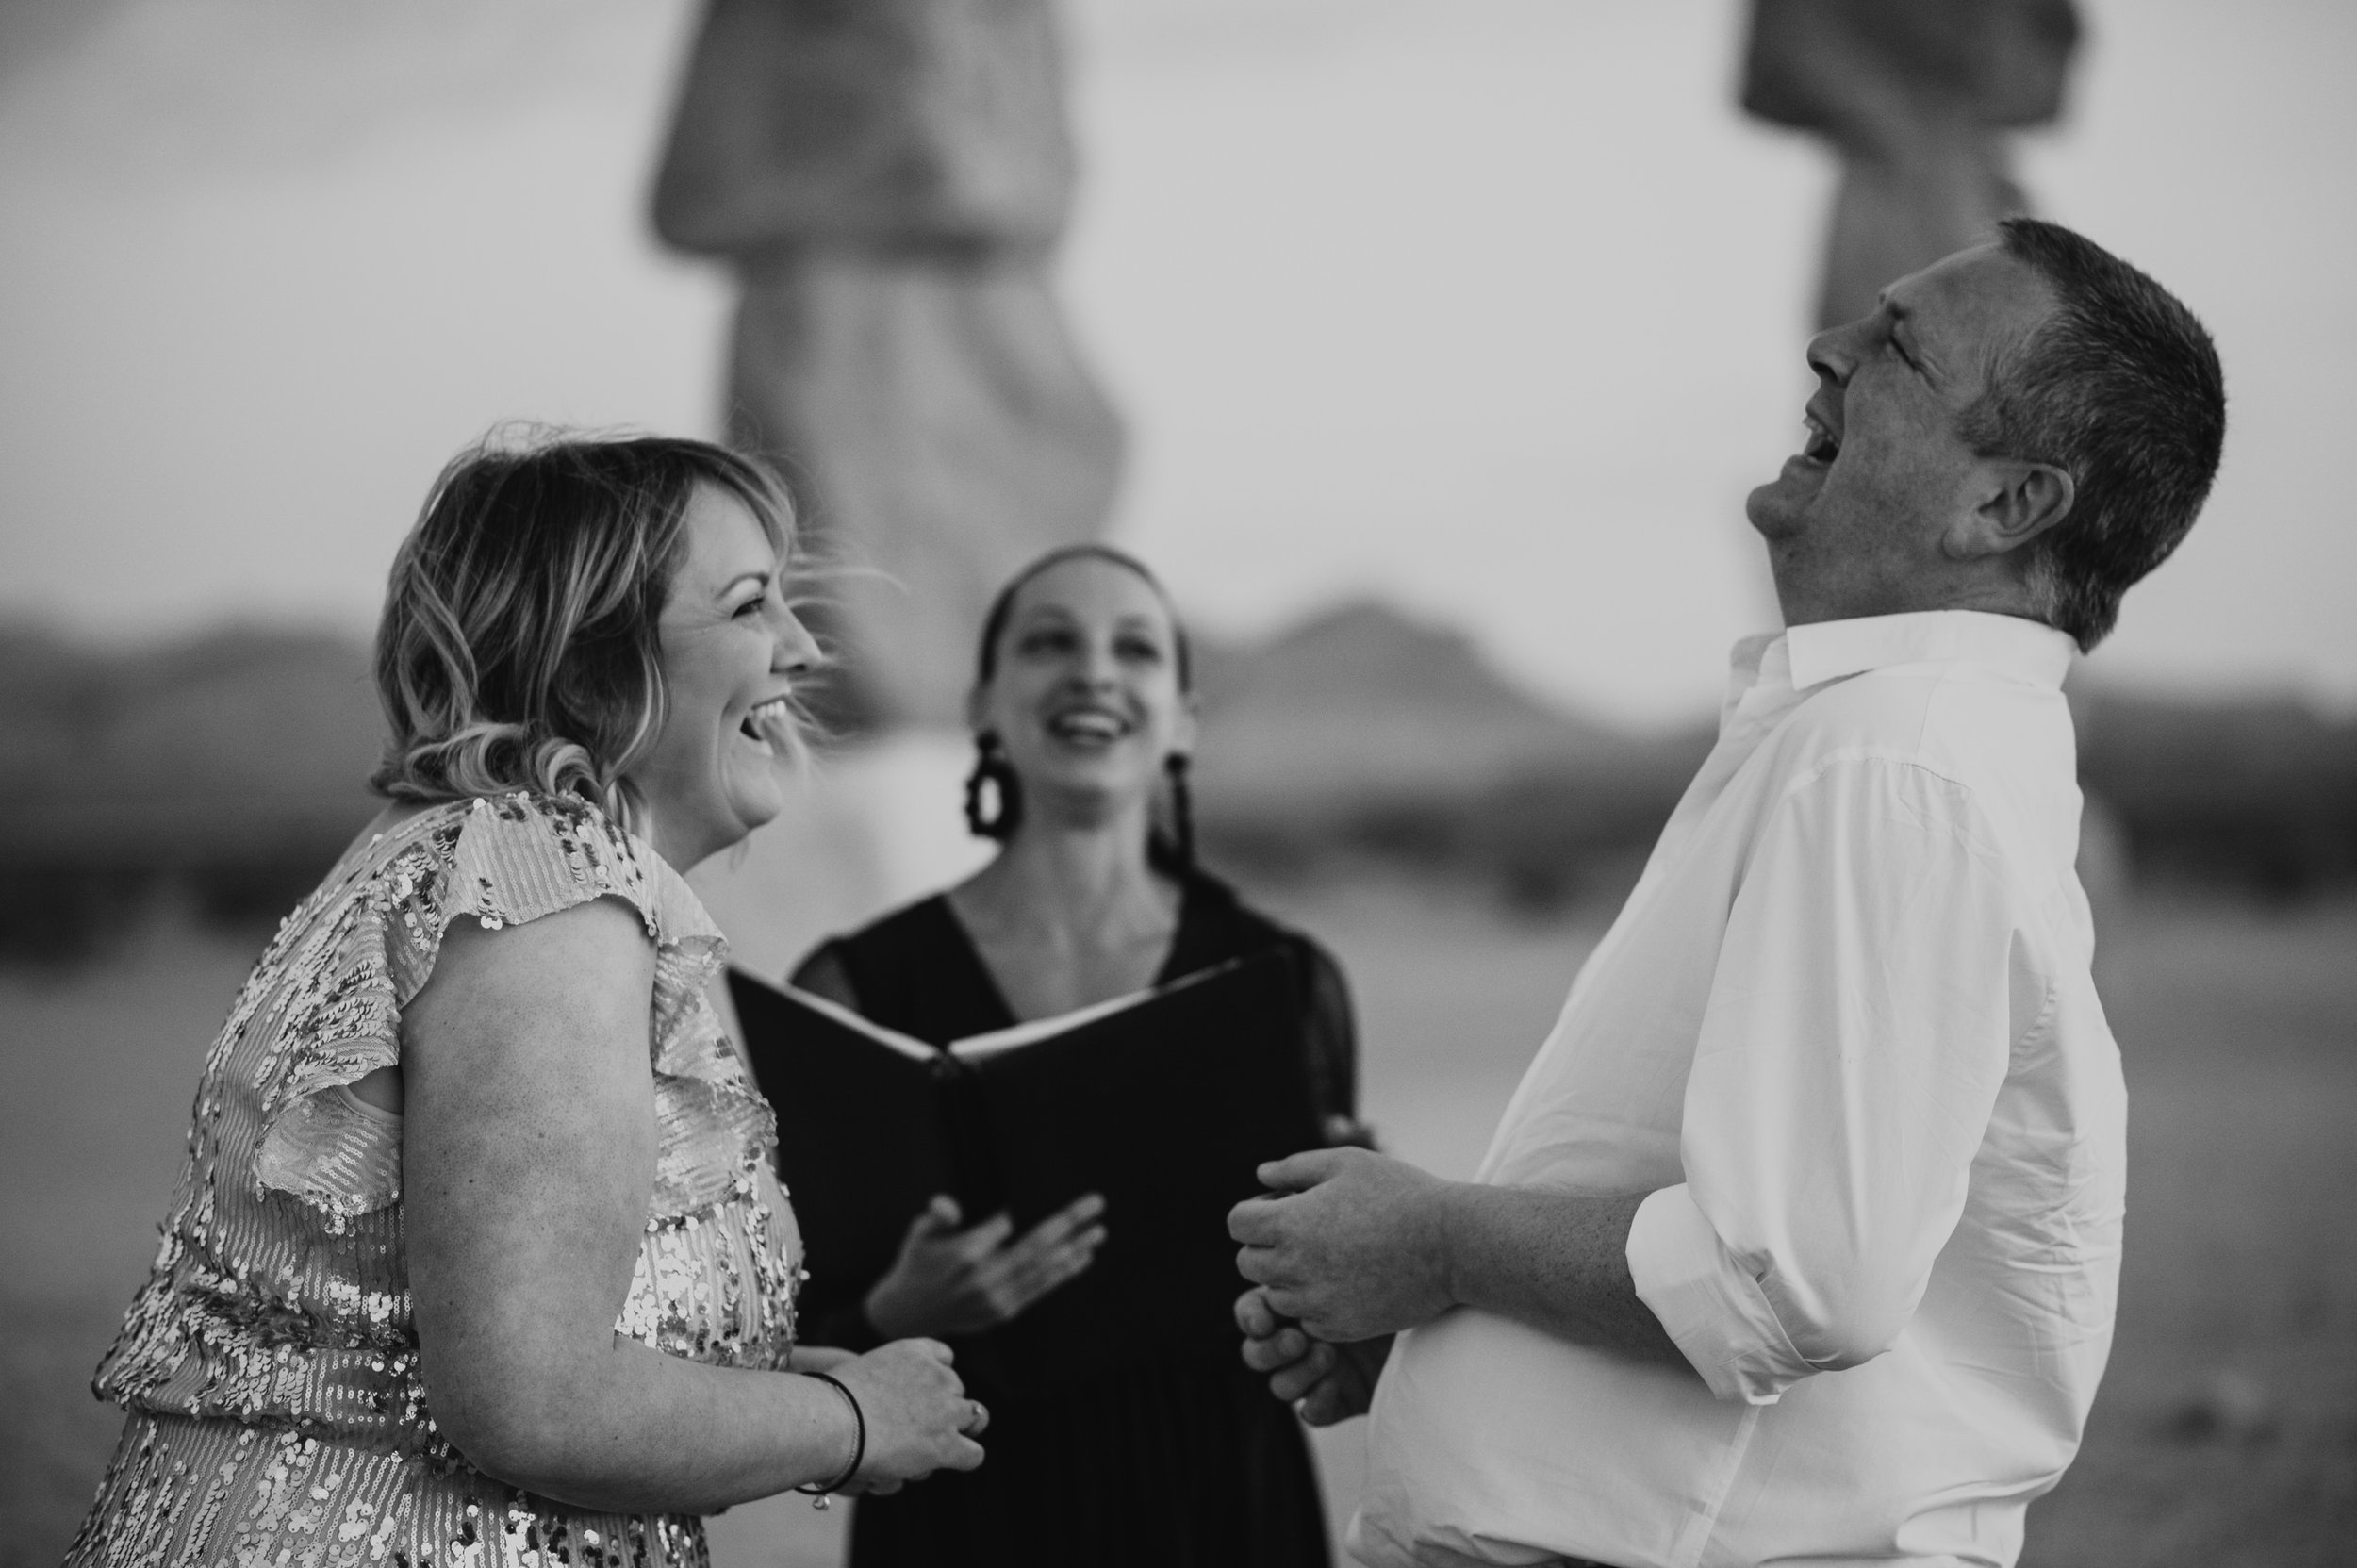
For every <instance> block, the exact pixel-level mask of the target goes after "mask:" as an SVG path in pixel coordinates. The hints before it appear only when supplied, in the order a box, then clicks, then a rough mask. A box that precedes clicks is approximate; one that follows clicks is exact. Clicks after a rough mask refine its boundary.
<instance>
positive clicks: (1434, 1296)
mask: <svg viewBox="0 0 2357 1568" xmlns="http://www.w3.org/2000/svg"><path fill="white" fill-rule="evenodd" d="M1260 1177H1261V1183H1262V1184H1263V1185H1265V1186H1267V1187H1269V1188H1271V1189H1273V1190H1272V1191H1271V1193H1270V1194H1269V1196H1267V1197H1254V1198H1246V1199H1245V1200H1244V1202H1242V1203H1239V1204H1237V1205H1236V1206H1235V1208H1233V1209H1231V1210H1229V1211H1228V1234H1229V1235H1230V1236H1232V1237H1234V1238H1235V1239H1236V1240H1237V1241H1239V1242H1241V1243H1243V1244H1244V1249H1243V1250H1242V1251H1241V1252H1239V1253H1238V1254H1237V1255H1236V1267H1237V1269H1238V1270H1239V1271H1240V1272H1242V1274H1243V1275H1244V1278H1245V1279H1249V1280H1251V1281H1252V1282H1253V1283H1255V1284H1257V1285H1261V1286H1262V1287H1263V1294H1264V1295H1265V1296H1266V1297H1267V1299H1268V1303H1269V1306H1270V1307H1271V1308H1272V1309H1274V1310H1275V1311H1276V1312H1277V1314H1278V1315H1279V1316H1282V1317H1290V1318H1293V1319H1294V1320H1295V1321H1296V1322H1298V1323H1299V1324H1300V1325H1301V1326H1302V1328H1304V1329H1308V1330H1309V1332H1310V1336H1311V1337H1312V1338H1314V1339H1322V1340H1328V1341H1332V1342H1335V1343H1348V1342H1350V1341H1353V1340H1363V1339H1373V1338H1374V1337H1375V1336H1376V1335H1377V1334H1389V1333H1394V1332H1396V1331H1398V1330H1399V1329H1412V1328H1414V1327H1415V1326H1416V1325H1417V1324H1419V1323H1423V1322H1425V1321H1426V1320H1427V1319H1430V1318H1434V1317H1437V1316H1439V1315H1440V1314H1441V1313H1442V1312H1446V1311H1447V1310H1448V1309H1449V1308H1450V1307H1451V1306H1452V1305H1454V1302H1453V1300H1452V1299H1451V1296H1450V1294H1449V1282H1448V1249H1447V1227H1446V1224H1445V1221H1444V1218H1443V1216H1442V1213H1441V1210H1442V1204H1441V1198H1442V1195H1443V1194H1444V1193H1445V1192H1446V1191H1447V1189H1448V1186H1449V1183H1447V1182H1444V1181H1442V1180H1441V1179H1440V1178H1438V1177H1436V1176H1431V1175H1428V1174H1427V1173H1426V1172H1424V1171H1420V1170H1418V1169H1417V1168H1416V1167H1415V1166H1413V1165H1410V1164H1403V1163H1402V1162H1400V1161H1397V1160H1392V1159H1387V1158H1385V1157H1384V1156H1382V1155H1380V1154H1370V1153H1368V1152H1367V1151H1366V1150H1365V1149H1362V1148H1326V1149H1316V1150H1313V1151H1311V1152H1310V1153H1307V1154H1295V1155H1293V1156H1291V1157H1289V1158H1287V1159H1283V1160H1277V1161H1272V1162H1271V1163H1269V1164H1265V1165H1262V1166H1261V1170H1260Z"/></svg>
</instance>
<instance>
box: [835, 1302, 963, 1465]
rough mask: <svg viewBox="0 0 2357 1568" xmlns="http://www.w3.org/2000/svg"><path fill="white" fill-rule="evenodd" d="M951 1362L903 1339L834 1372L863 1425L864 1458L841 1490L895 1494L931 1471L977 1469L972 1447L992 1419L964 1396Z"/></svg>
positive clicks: (940, 1351) (939, 1349)
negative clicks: (845, 1389)
mask: <svg viewBox="0 0 2357 1568" xmlns="http://www.w3.org/2000/svg"><path fill="white" fill-rule="evenodd" d="M950 1361H951V1355H950V1350H949V1347H948V1345H943V1344H942V1343H940V1342H939V1341H938V1340H930V1339H902V1340H894V1341H893V1342H892V1343H891V1344H890V1345H883V1346H881V1347H880V1348H878V1349H874V1350H870V1351H869V1352H868V1353H867V1354H866V1355H865V1356H860V1357H857V1358H855V1359H853V1360H851V1361H849V1362H844V1363H843V1364H841V1365H839V1366H837V1367H836V1368H835V1369H834V1371H833V1374H832V1376H833V1377H834V1378H836V1379H837V1380H838V1381H840V1382H841V1383H842V1384H843V1386H844V1387H845V1388H847V1389H849V1390H850V1391H851V1396H852V1397H853V1398H855V1399H857V1400H858V1401H859V1408H860V1413H861V1414H862V1416H864V1417H865V1420H866V1422H867V1452H866V1454H865V1457H864V1458H863V1459H862V1460H861V1461H860V1466H859V1474H858V1475H856V1476H854V1477H852V1478H851V1479H850V1481H849V1483H847V1484H846V1485H845V1486H844V1487H843V1490H844V1491H846V1492H860V1493H875V1494H887V1493H893V1492H898V1490H899V1489H900V1487H901V1485H902V1484H903V1483H904V1482H908V1481H914V1480H921V1479H923V1478H924V1477H927V1476H930V1475H931V1474H932V1473H933V1472H934V1471H936V1470H971V1469H973V1468H974V1467H975V1466H976V1465H978V1464H980V1463H981V1462H982V1445H981V1444H979V1443H977V1442H975V1441H974V1440H975V1439H976V1438H978V1437H980V1436H981V1435H982V1432H983V1430H984V1429H985V1428H988V1427H989V1425H990V1412H989V1411H986V1410H984V1409H983V1408H982V1406H981V1401H980V1400H977V1399H968V1398H967V1397H966V1396H965V1385H964V1382H962V1381H961V1380H960V1379H959V1378H958V1375H957V1373H956V1372H955V1371H954V1370H952V1369H951V1367H950V1364H949V1363H950Z"/></svg>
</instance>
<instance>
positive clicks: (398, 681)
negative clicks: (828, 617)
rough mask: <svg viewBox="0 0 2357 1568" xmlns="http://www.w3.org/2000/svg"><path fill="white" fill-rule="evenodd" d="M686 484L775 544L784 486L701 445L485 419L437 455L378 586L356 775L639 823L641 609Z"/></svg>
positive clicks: (680, 544) (399, 794)
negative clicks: (487, 431) (413, 522)
mask: <svg viewBox="0 0 2357 1568" xmlns="http://www.w3.org/2000/svg"><path fill="white" fill-rule="evenodd" d="M699 485H710V486H713V487H716V488H717V489H721V490H724V491H726V492H728V493H729V494H730V495H732V496H733V497H734V498H735V499H736V500H738V501H741V502H743V503H745V506H746V509H747V510H749V511H750V512H751V513H752V515H753V518H754V520H756V521H758V522H759V523H760V524H761V528H762V532H763V533H765V534H766V535H767V536H769V542H770V543H771V544H772V545H773V546H775V547H776V548H777V551H778V554H779V557H780V559H781V560H782V561H783V560H784V559H785V558H786V556H787V554H788V553H789V551H790V550H791V548H792V543H793V526H794V511H793V503H792V502H791V501H790V500H789V499H788V498H787V496H786V493H785V491H784V489H783V487H781V486H780V484H779V483H778V481H777V479H776V477H775V476H774V475H772V474H771V473H770V472H769V471H768V470H766V468H764V467H763V466H762V465H761V464H759V463H757V462H755V461H753V460H752V459H750V458H748V457H744V456H741V455H739V454H735V453H733V452H729V451H727V450H725V449H723V448H721V447H717V446H714V445H712V444H710V443H709V442H705V441H693V440H685V439H681V438H678V437H663V436H628V437H593V436H580V435H571V434H564V433H543V432H531V433H527V434H524V435H522V436H521V437H518V436H517V435H514V434H510V433H494V434H493V435H492V436H490V437H486V438H485V439H484V440H483V441H482V442H480V443H478V444H477V445H475V446H473V447H470V448H469V449H468V450H467V451H465V452H462V453H460V454H458V455H457V456H456V457H454V458H453V459H452V460H451V462H450V465H449V466H448V467H447V468H445V469H443V470H442V472H441V475H440V476H439V477H438V478H437V479H436V480H435V482H434V487H433V489H432V490H431V491H430V492H428V494H427V495H426V498H425V505H424V507H423V508H422V509H421V510H420V513H419V515H418V522H417V526H416V527H414V528H412V529H411V530H410V531H409V536H408V537H407V538H406V539H404V540H403V541H402V545H401V550H400V552H399V553H397V554H396V555H395V556H394V557H393V569H392V576H391V579H390V580H389V581H388V582H387V585H386V588H385V617H384V619H383V621H382V622H380V623H379V625H378V627H377V632H376V688H377V696H378V698H379V699H380V700H381V701H383V702H384V704H385V718H386V721H387V724H388V725H389V726H390V728H391V732H392V734H391V739H390V741H389V743H388V744H387V747H386V749H385V761H384V765H383V766H382V767H378V768H377V770H376V772H375V773H374V774H373V775H372V776H371V778H370V780H369V784H370V785H371V787H372V788H373V789H375V790H376V791H377V792H378V793H379V794H381V795H385V796H388V797H390V798H391V799H393V800H396V801H453V800H461V799H465V798H468V797H470V796H484V795H497V794H503V793H504V792H506V791H509V790H517V789H536V790H543V791H547V792H549V793H552V794H554V793H569V794H573V795H578V796H581V797H583V798H585V799H586V800H589V801H594V802H595V803H596V804H597V805H599V806H600V807H601V808H602V809H603V810H604V811H605V812H606V813H607V814H608V815H610V816H612V817H614V818H615V819H616V820H617V821H618V822H620V823H622V824H623V825H624V826H625V827H629V828H632V829H634V830H636V829H638V828H640V827H641V826H643V822H644V817H645V810H646V802H645V801H642V800H640V799H639V798H638V794H637V791H636V789H635V786H634V785H633V784H631V783H630V781H628V780H627V779H625V778H624V777H623V773H624V770H625V769H627V768H628V767H630V766H631V764H632V763H634V762H635V761H636V760H637V759H638V757H639V756H640V755H641V754H643V753H644V752H645V751H646V750H647V748H648V747H649V746H651V744H653V741H654V739H655V736H656V735H657V734H660V733H661V731H662V729H663V721H664V716H665V714H666V712H667V711H668V691H667V688H666V687H665V685H664V680H663V650H662V642H661V637H660V635H659V632H658V621H659V619H660V618H661V616H662V613H663V606H664V603H665V602H666V601H667V600H668V598H669V596H670V591H671V580H672V578H673V576H674V575H675V574H676V572H677V571H678V569H679V566H680V562H681V560H682V559H683V558H684V555H685V553H686V541H687V535H686V527H685V518H686V512H687V503H688V500H689V498H690V497H691V496H692V495H693V494H694V493H695V490H696V487H697V486H699Z"/></svg>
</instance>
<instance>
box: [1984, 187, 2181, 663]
mask: <svg viewBox="0 0 2357 1568" xmlns="http://www.w3.org/2000/svg"><path fill="white" fill-rule="evenodd" d="M1997 229H1998V242H1999V244H2001V245H2002V246H2003V249H2004V251H2005V254H2007V255H2008V256H2012V257H2013V258H2014V259H2015V260H2017V261H2019V262H2021V263H2022V264H2023V265H2025V266H2027V267H2029V268H2030V269H2032V270H2033V271H2035V272H2036V273H2037V274H2038V275H2039V276H2040V277H2043V278H2044V279H2045V280H2046V281H2047V283H2048V284H2049V285H2051V286H2052V289H2053V290H2054V293H2055V296H2056V299H2057V305H2056V309H2055V312H2054V314H2053V315H2052V317H2051V318H2049V319H2048V320H2047V322H2045V323H2044V324H2043V325H2041V326H2040V327H2039V328H2038V330H2037V331H2036V333H2035V334H2034V335H2032V337H2031V338H2030V339H2029V341H2028V342H2027V343H2025V344H2024V345H2023V346H2022V347H2021V348H2020V349H2019V350H2018V351H2017V352H2016V353H2015V354H2014V355H2010V356H2009V357H2008V359H2007V361H2006V362H2005V363H2004V364H2003V365H2001V366H2000V367H1999V368H1998V370H1997V371H1996V373H1995V374H1994V375H1992V376H1991V377H1990V381H1989V386H1988V388H1987V389H1986V391H1984V392H1983V393H1982V394H1981V396H1980V397H1979V398H1978V399H1976V400H1975V401H1974V403H1973V404H1972V406H1971V407H1970V408H1968V409H1966V410H1965V412H1964V415H1963V418H1962V420H1961V421H1959V432H1960V434H1961V435H1962V436H1963V437H1964V438H1965V439H1966V440H1967V441H1969V442H1970V443H1971V445H1972V447H1973V448H1974V450H1975V451H1977V452H1979V453H1981V454H1983V455H1985V456H2003V457H2019V458H2026V459H2029V460H2031V461H2034V462H2041V463H2052V464H2053V465H2055V466H2056V467H2057V468H2060V469H2063V470H2067V471H2068V472H2069V475H2070V477H2071V481H2072V483H2073V484H2074V485H2075V486H2076V487H2077V492H2078V493H2077V499H2076V501H2075V502H2073V503H2072V505H2071V508H2070V513H2069V516H2068V517H2066V518H2065V519H2064V520H2062V521H2061V523H2059V524H2058V525H2056V526H2055V527H2054V528H2053V529H2052V530H2051V531H2050V532H2048V533H2047V534H2045V535H2044V536H2041V537H2039V538H2037V539H2036V540H2034V541H2032V543H2031V545H2030V550H2031V552H2032V554H2031V555H2030V557H2029V561H2028V567H2029V571H2030V581H2031V584H2032V586H2033V588H2034V589H2035V590H2036V592H2037V594H2038V597H2039V608H2040V611H2041V613H2042V614H2043V615H2044V616H2045V618H2046V619H2047V620H2048V621H2049V622H2050V623H2051V624H2052V625H2053V626H2056V627H2058V628H2060V629H2061V630H2063V631H2065V632H2068V633H2069V634H2070V635H2071V636H2072V637H2074V638H2076V639H2077V641H2078V644H2079V646H2080V648H2081V649H2083V650H2084V649H2091V648H2093V647H2094V646H2095V645H2096V644H2097V643H2099V642H2101V641H2102V640H2103V637H2104V635H2106V634H2107V633H2109V632H2110V631H2111V629H2112V624H2113V622H2115V621H2116V620H2118V619H2119V600H2120V596H2121V595H2122V594H2124V593H2126V592H2127V591H2128V587H2129V585H2131V584H2133V583H2134V582H2135V581H2136V580H2137V579H2138V578H2140V577H2142V576H2143V575H2144V574H2145V573H2146V572H2148V571H2151V569H2153V568H2154V567H2156V566H2159V565H2160V564H2161V563H2162V562H2163V561H2165V560H2167V558H2168V555H2169V552H2171V551H2173V550H2175V549H2176V548H2177V543H2178V541H2179V540H2180V539H2183V538H2184V536H2185V532H2186V530H2188V529H2190V528H2191V527H2192V526H2193V520H2194V519H2195V518H2196V517H2197V516H2199V515H2200V511H2201V503H2202V502H2203V501H2204V500H2205V499H2206V498H2207V497H2208V495H2209V493H2210V481H2211V479H2212V478H2213V477H2214V476H2215V475H2216V474H2217V459H2218V450H2219V448H2220V447H2221V446H2222V445H2223V444H2224V442H2225V438H2226V379H2225V375H2224V372H2223V371H2220V370H2219V368H2218V362H2217V347H2216V345H2214V344H2213V343H2212V342H2211V341H2210V335H2209V333H2208V332H2207V331H2206V330H2205V329H2204V328H2203V327H2202V325H2201V323H2200V322H2199V321H2197V320H2195V319H2194V314H2193V312H2192V311H2190V310H2187V309H2186V308H2185V307H2184V305H2182V304H2180V303H2179V302H2178V301H2177V299H2176V298H2175V296H2173V295H2171V294H2170V293H2169V292H2168V290H2167V289H2163V288H2162V287H2161V286H2160V285H2159V284H2157V283H2155V282H2153V281H2152V280H2151V278H2149V277H2147V276H2145V274H2144V273H2142V272H2138V271H2136V269H2135V268H2134V267H2131V266H2129V265H2128V264H2127V263H2126V262H2124V261H2122V260H2120V259H2119V258H2118V256H2114V255H2112V254H2111V253H2110V252H2109V251H2107V250H2105V249H2103V248H2102V246H2101V245H2098V244H2096V243H2095V242H2094V241H2093V240H2090V239H2085V237H2083V236H2081V235H2077V234H2073V233H2072V232H2071V231H2070V230H2069V229H2067V228H2064V227H2063V226H2062V225H2060V224H2059V223H2043V222H2041V221H2039V220H2038V219H2036V218H2008V219H2006V220H2004V221H2003V223H1999V224H1998V225H1997Z"/></svg>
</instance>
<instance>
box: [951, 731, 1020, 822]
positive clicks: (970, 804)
mask: <svg viewBox="0 0 2357 1568" xmlns="http://www.w3.org/2000/svg"><path fill="white" fill-rule="evenodd" d="M985 791H987V793H988V794H989V796H990V797H991V799H990V801H989V806H990V813H989V815H988V816H984V815H983V810H982V808H983V803H984V802H983V799H982V798H983V795H984V793H985ZM1021 812H1022V803H1021V800H1020V798H1019V797H1018V796H1017V795H1016V794H1015V788H1014V768H1012V767H1008V766H1007V753H1006V752H1005V751H1002V750H1001V749H1000V748H999V745H998V736H997V734H996V733H995V732H993V731H990V730H984V731H982V732H981V734H977V735H976V736H975V737H974V770H973V771H972V772H970V773H968V774H967V775H966V776H965V826H966V830H967V831H968V832H969V833H971V834H974V836H975V837H977V838H998V839H1004V838H1011V837H1013V836H1014V825H1015V823H1016V821H1017V820H1019V819H1020V817H1021Z"/></svg>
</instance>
